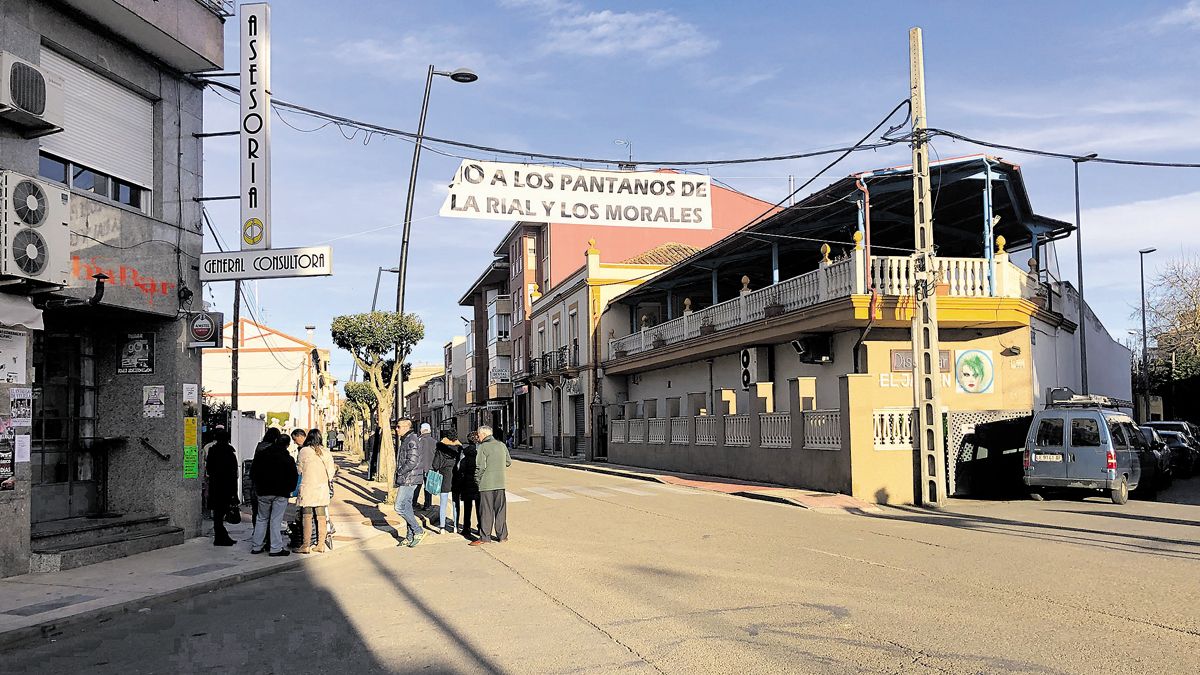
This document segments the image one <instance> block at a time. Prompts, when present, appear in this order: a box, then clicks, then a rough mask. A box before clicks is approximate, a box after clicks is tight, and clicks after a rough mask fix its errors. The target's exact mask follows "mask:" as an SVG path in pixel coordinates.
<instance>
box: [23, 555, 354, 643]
mask: <svg viewBox="0 0 1200 675" xmlns="http://www.w3.org/2000/svg"><path fill="white" fill-rule="evenodd" d="M371 539H374V537H368V538H366V539H361V540H359V541H356V542H345V543H343V544H342V545H341V546H339V547H338V548H335V549H333V550H332V551H330V553H329V554H331V555H337V554H340V553H343V552H346V551H354V550H358V549H359V548H361V547H362V545H363V543H365V542H367V541H369V540H371ZM292 555H293V556H300V554H298V553H295V552H293V553H292ZM322 557H324V556H322ZM320 559H321V558H315V559H313V560H320ZM304 560H305V558H302V557H296V558H293V559H289V560H288V561H287V562H284V563H280V564H278V565H275V566H272V567H264V568H261V569H256V570H250V571H247V572H240V573H238V574H234V575H231V576H227V577H221V578H219V579H209V580H208V581H201V582H198V583H195V584H192V585H190V586H184V587H182V588H173V589H171V590H169V591H162V592H160V593H155V594H152V595H147V596H144V597H141V598H134V599H132V600H126V601H124V602H119V603H116V604H113V605H107V606H104V607H97V608H96V609H90V610H87V611H85V612H80V613H78V614H73V615H71V616H65V617H62V618H58V619H53V620H49V621H43V622H41V623H38V624H34V625H32V626H24V627H21V628H14V629H12V630H8V631H4V632H0V650H8V649H13V648H16V647H23V646H32V645H27V644H26V643H29V642H31V641H33V640H35V639H37V638H48V637H51V636H52V635H53V634H54V633H55V632H57V631H60V630H62V629H65V628H70V627H74V626H78V625H80V624H84V623H99V622H100V621H102V620H106V619H111V618H113V617H117V616H121V615H124V614H130V613H133V612H136V611H138V610H140V609H142V608H144V607H160V606H162V605H168V604H171V603H173V602H178V601H180V600H186V599H187V598H191V597H195V596H198V595H203V594H205V593H211V592H212V591H216V590H221V589H224V588H229V587H232V586H237V585H239V584H243V583H246V582H248V581H254V580H255V579H261V578H263V577H268V576H271V575H272V574H278V573H279V572H286V571H289V570H293V569H295V568H297V567H300V566H301V565H303V564H304V562H303V561H304Z"/></svg>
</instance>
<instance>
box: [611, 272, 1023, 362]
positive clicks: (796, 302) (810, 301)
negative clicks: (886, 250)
mask: <svg viewBox="0 0 1200 675" xmlns="http://www.w3.org/2000/svg"><path fill="white" fill-rule="evenodd" d="M863 260H864V258H863V251H862V250H856V251H854V252H853V254H852V255H851V256H850V257H848V258H845V259H843V260H837V261H830V262H821V263H820V266H819V267H818V268H817V269H815V270H813V271H811V272H807V273H805V274H801V275H800V276H797V277H792V278H791V279H786V280H784V281H781V282H779V283H777V284H772V285H770V286H767V287H765V288H760V289H758V290H756V291H751V292H749V293H747V294H745V295H740V296H738V297H736V298H733V299H731V300H726V301H724V302H720V303H717V304H715V305H712V306H710V307H706V308H704V309H701V310H697V311H694V312H688V313H686V314H684V315H683V316H681V317H679V318H676V319H672V320H670V321H666V322H664V323H660V324H658V325H656V326H648V327H646V328H643V329H642V330H641V331H638V332H636V333H632V334H630V335H626V336H625V337H621V338H617V339H615V340H611V341H609V352H608V356H609V358H622V357H625V356H630V355H633V354H638V353H642V352H646V351H650V350H651V349H654V348H656V347H663V346H667V345H674V344H679V343H682V342H686V341H688V340H692V339H694V338H697V337H700V336H701V335H708V334H711V333H715V332H719V331H723V330H728V329H730V328H734V327H737V326H741V325H744V324H747V323H751V322H754V321H759V320H761V319H764V318H769V317H772V316H778V315H780V314H786V313H789V312H794V311H797V310H801V309H804V308H807V307H812V306H815V305H819V304H821V303H824V302H827V301H830V300H837V299H840V298H846V297H849V296H851V295H862V294H865V293H868V292H869V289H870V288H871V285H872V284H873V285H874V287H875V288H876V289H878V291H879V292H880V293H881V294H883V295H885V296H901V297H904V296H912V295H913V293H914V289H915V287H916V282H915V276H914V272H913V259H912V258H909V257H899V256H878V257H873V258H871V270H870V278H869V279H868V278H867V277H866V275H865V274H864V273H863V269H864V265H863ZM934 260H935V263H934V264H935V269H936V271H937V273H938V278H939V281H938V283H939V285H944V286H945V289H946V293H947V294H949V295H951V296H956V297H968V298H974V297H1024V298H1028V299H1032V298H1033V297H1034V296H1035V294H1036V292H1037V282H1036V280H1034V279H1033V278H1032V277H1030V275H1029V274H1028V273H1026V272H1025V271H1024V270H1021V269H1020V268H1018V267H1017V266H1016V265H1013V264H1012V263H1010V262H1009V261H1008V254H1006V253H997V254H996V256H995V257H994V259H991V260H989V259H987V258H935V259H934ZM868 282H871V283H868Z"/></svg>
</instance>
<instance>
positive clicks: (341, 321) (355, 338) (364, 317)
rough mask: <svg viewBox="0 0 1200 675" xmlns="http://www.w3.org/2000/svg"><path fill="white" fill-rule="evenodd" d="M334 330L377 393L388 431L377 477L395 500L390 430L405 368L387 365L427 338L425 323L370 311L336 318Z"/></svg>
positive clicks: (379, 417) (378, 414)
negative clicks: (397, 390)
mask: <svg viewBox="0 0 1200 675" xmlns="http://www.w3.org/2000/svg"><path fill="white" fill-rule="evenodd" d="M330 332H331V333H332V334H333V343H334V344H335V345H337V346H338V347H339V348H341V349H345V350H346V351H348V352H350V355H351V356H353V357H354V360H355V362H357V363H358V367H359V368H361V369H362V371H363V375H364V380H365V382H364V383H363V384H366V385H367V386H368V387H369V389H370V391H371V393H372V394H374V396H375V409H374V413H375V422H376V424H378V425H379V426H380V427H381V428H382V429H383V430H384V433H382V434H380V436H381V441H380V444H379V470H378V471H377V472H376V474H375V476H376V480H377V481H381V482H386V483H387V484H388V485H389V490H388V501H392V499H393V495H394V490H392V489H390V485H391V481H392V474H393V473H394V472H395V468H396V450H395V445H394V443H393V442H392V434H391V433H389V432H388V431H387V430H388V428H389V427H390V424H389V422H390V417H391V412H392V407H393V403H394V401H395V400H396V399H395V396H396V388H397V386H398V384H399V381H398V380H399V375H400V372H401V371H403V370H404V368H400V369H399V370H397V369H396V368H394V367H387V366H388V361H389V360H390V359H391V358H392V357H393V355H394V354H395V353H396V352H397V351H399V353H400V359H401V362H402V363H403V360H404V359H405V358H406V357H407V356H408V354H409V353H410V352H411V351H412V348H413V346H414V345H416V344H417V343H418V342H420V341H421V339H422V338H424V337H425V325H424V324H423V323H422V322H421V318H420V317H418V316H417V315H416V314H404V315H400V314H398V313H396V312H368V313H365V314H350V315H346V316H338V317H334V319H333V322H332V323H331V324H330ZM347 395H349V391H347Z"/></svg>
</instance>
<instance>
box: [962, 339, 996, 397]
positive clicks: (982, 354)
mask: <svg viewBox="0 0 1200 675" xmlns="http://www.w3.org/2000/svg"><path fill="white" fill-rule="evenodd" d="M954 384H955V385H956V388H957V389H958V393H960V394H990V393H992V389H993V388H994V386H995V384H996V366H995V362H994V361H993V360H992V353H991V352H990V351H987V350H984V349H966V350H963V351H960V352H956V353H955V356H954Z"/></svg>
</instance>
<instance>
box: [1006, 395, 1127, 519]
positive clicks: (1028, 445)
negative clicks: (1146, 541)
mask: <svg viewBox="0 0 1200 675" xmlns="http://www.w3.org/2000/svg"><path fill="white" fill-rule="evenodd" d="M1119 405H1120V403H1119V402H1118V401H1114V400H1112V399H1109V398H1107V397H1103V396H1073V397H1071V398H1070V399H1067V400H1064V401H1060V402H1055V403H1052V404H1050V405H1049V406H1047V408H1046V409H1045V410H1042V411H1039V412H1038V413H1037V414H1036V415H1035V416H1034V418H1033V424H1032V425H1031V426H1030V428H1029V434H1028V435H1027V436H1026V439H1025V454H1024V458H1023V460H1024V466H1025V478H1024V481H1025V485H1026V487H1028V488H1029V494H1030V496H1031V497H1032V498H1034V499H1038V500H1040V499H1042V498H1043V497H1044V496H1045V494H1046V493H1051V492H1067V493H1072V492H1073V493H1076V494H1080V493H1081V492H1080V491H1082V494H1085V495H1086V494H1087V493H1088V492H1093V493H1099V492H1103V493H1107V494H1108V496H1109V498H1110V499H1111V500H1112V502H1113V503H1114V504H1124V503H1126V502H1127V501H1129V491H1130V490H1135V489H1137V487H1138V484H1139V483H1140V482H1141V477H1142V468H1141V466H1142V465H1141V458H1140V457H1139V456H1138V450H1139V448H1140V446H1141V445H1143V444H1144V441H1143V439H1142V434H1141V432H1140V431H1139V430H1138V428H1137V426H1136V425H1135V424H1134V423H1133V419H1131V418H1130V417H1129V415H1126V414H1125V413H1123V412H1121V411H1120V410H1119V409H1117V408H1118V406H1119Z"/></svg>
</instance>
